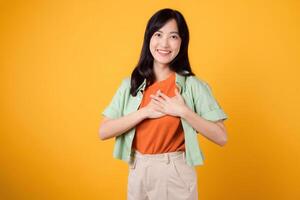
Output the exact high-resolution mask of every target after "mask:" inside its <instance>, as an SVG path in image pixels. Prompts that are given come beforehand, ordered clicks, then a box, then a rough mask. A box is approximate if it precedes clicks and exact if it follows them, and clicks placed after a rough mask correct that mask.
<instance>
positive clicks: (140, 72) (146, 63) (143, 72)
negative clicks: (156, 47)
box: [130, 8, 195, 96]
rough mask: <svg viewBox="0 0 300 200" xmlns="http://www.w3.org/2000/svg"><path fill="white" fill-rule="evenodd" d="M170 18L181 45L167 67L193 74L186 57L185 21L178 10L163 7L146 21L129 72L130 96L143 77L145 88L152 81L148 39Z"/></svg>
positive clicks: (151, 63)
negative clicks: (176, 28) (143, 32)
mask: <svg viewBox="0 0 300 200" xmlns="http://www.w3.org/2000/svg"><path fill="white" fill-rule="evenodd" d="M171 19H175V20H176V23H177V27H178V31H179V36H180V37H181V46H180V50H179V53H178V55H177V56H176V57H175V58H174V59H173V60H172V61H171V62H170V63H169V67H170V69H171V70H172V71H174V72H177V73H178V74H181V75H183V76H191V75H195V74H194V73H193V72H192V69H191V66H190V62H189V58H188V44H189V30H188V26H187V23H186V21H185V19H184V17H183V15H182V14H181V13H180V12H179V11H177V10H173V9H170V8H164V9H161V10H159V11H157V12H156V13H154V15H153V16H152V17H151V18H150V19H149V21H148V23H147V27H146V30H145V34H144V42H143V47H142V51H141V54H140V59H139V62H138V64H137V65H136V67H135V68H134V70H133V71H132V73H131V88H130V94H131V95H132V96H136V94H137V88H138V87H139V86H140V84H141V83H143V81H144V79H145V78H146V80H147V81H146V88H147V86H149V85H151V84H152V83H153V82H154V80H155V74H154V71H153V59H154V58H153V56H152V54H151V52H150V49H149V44H150V39H151V37H152V35H153V34H154V33H155V32H156V31H158V30H159V29H160V28H161V27H163V26H164V25H165V24H166V23H167V22H168V21H169V20H171Z"/></svg>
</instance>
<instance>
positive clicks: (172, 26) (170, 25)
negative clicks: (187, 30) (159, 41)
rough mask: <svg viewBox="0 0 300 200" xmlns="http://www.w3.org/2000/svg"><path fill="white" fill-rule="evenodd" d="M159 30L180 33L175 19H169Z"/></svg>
mask: <svg viewBox="0 0 300 200" xmlns="http://www.w3.org/2000/svg"><path fill="white" fill-rule="evenodd" d="M158 31H161V32H175V33H178V27H177V22H176V20H175V19H171V20H169V21H168V22H167V23H166V24H165V25H164V26H163V27H161V28H160V29H159V30H158Z"/></svg>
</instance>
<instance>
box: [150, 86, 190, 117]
mask: <svg viewBox="0 0 300 200" xmlns="http://www.w3.org/2000/svg"><path fill="white" fill-rule="evenodd" d="M150 97H151V98H152V100H154V101H153V103H154V104H156V105H157V106H158V111H159V112H161V113H165V114H167V115H172V116H178V117H181V116H182V115H183V112H184V110H185V109H186V105H185V102H184V99H183V97H182V96H181V95H180V93H179V92H178V89H177V88H175V96H174V97H172V98H171V97H168V96H167V95H165V94H163V93H162V92H160V91H158V95H150Z"/></svg>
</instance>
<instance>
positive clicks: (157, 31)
mask: <svg viewBox="0 0 300 200" xmlns="http://www.w3.org/2000/svg"><path fill="white" fill-rule="evenodd" d="M157 32H161V33H163V32H162V31H157ZM170 33H176V34H178V35H179V33H178V32H177V31H171V32H170Z"/></svg>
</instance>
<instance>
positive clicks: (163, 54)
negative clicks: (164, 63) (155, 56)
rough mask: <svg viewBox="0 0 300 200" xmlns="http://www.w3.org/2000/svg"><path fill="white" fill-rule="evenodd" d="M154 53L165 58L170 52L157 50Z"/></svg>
mask: <svg viewBox="0 0 300 200" xmlns="http://www.w3.org/2000/svg"><path fill="white" fill-rule="evenodd" d="M156 51H157V52H158V53H159V54H160V55H162V56H166V55H168V54H170V53H171V51H169V50H162V49H157V50H156Z"/></svg>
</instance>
